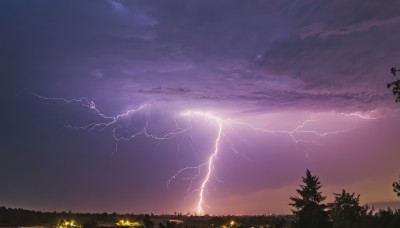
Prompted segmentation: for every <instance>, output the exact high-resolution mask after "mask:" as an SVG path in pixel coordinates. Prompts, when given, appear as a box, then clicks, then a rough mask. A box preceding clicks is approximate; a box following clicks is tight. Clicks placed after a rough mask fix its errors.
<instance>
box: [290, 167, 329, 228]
mask: <svg viewBox="0 0 400 228" xmlns="http://www.w3.org/2000/svg"><path fill="white" fill-rule="evenodd" d="M302 179H303V182H304V185H300V189H296V191H297V193H298V194H299V195H300V197H297V196H296V197H293V196H291V197H290V200H291V201H293V203H290V204H289V205H290V206H293V207H295V210H292V212H293V214H294V221H293V227H307V228H314V227H315V228H324V227H330V223H329V220H328V212H327V211H326V208H327V206H326V205H325V204H323V203H322V202H323V201H324V200H325V199H326V196H322V192H319V189H320V188H321V187H322V185H321V183H320V182H319V178H318V177H316V176H312V175H311V172H310V170H308V169H307V172H306V177H302Z"/></svg>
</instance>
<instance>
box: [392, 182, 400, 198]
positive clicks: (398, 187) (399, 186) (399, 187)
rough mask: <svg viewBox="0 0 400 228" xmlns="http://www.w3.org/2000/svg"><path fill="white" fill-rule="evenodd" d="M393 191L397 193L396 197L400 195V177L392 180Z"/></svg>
mask: <svg viewBox="0 0 400 228" xmlns="http://www.w3.org/2000/svg"><path fill="white" fill-rule="evenodd" d="M392 186H393V191H394V192H395V193H396V194H397V196H398V197H400V177H399V180H398V181H395V182H393V184H392Z"/></svg>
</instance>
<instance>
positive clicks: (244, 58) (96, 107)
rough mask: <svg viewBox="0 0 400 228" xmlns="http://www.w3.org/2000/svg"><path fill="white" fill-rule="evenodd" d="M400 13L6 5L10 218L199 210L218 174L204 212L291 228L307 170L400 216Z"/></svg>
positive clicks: (362, 7) (192, 0)
mask: <svg viewBox="0 0 400 228" xmlns="http://www.w3.org/2000/svg"><path fill="white" fill-rule="evenodd" d="M399 9H400V1H398V0H388V1H373V0H364V1H357V0H335V1H316V0H294V1H292V0H279V1H278V0H276V1H273V0H265V1H261V0H253V1H244V0H242V1H236V0H229V1H228V0H218V1H216V0H168V1H162V0H138V1H136V0H135V1H123V0H88V1H81V0H68V1H53V0H37V1H33V0H31V1H22V0H21V1H20V0H2V1H0V75H1V77H0V85H1V91H0V95H1V96H0V105H1V106H0V107H1V111H0V118H1V127H0V180H1V183H0V186H1V187H0V205H4V206H7V207H21V208H27V209H34V210H45V211H53V210H72V211H82V212H104V211H107V212H114V211H115V212H130V213H131V212H133V213H150V212H153V213H173V212H182V213H185V212H195V211H196V209H198V208H197V206H198V202H199V198H200V193H201V192H200V190H201V186H202V183H203V182H204V181H205V180H206V177H207V172H208V171H210V173H209V174H210V175H209V180H208V181H207V182H206V183H205V184H204V192H203V196H204V199H203V200H204V201H203V203H202V204H201V206H202V208H203V210H204V213H209V214H269V213H276V214H279V213H290V212H291V211H290V209H291V208H290V207H289V206H288V203H289V202H290V201H289V196H291V195H295V194H296V192H295V189H296V188H298V186H299V184H301V176H304V175H305V171H306V169H307V168H308V169H310V170H311V172H312V174H313V175H317V176H319V177H320V181H321V183H322V184H323V185H324V187H323V188H322V189H321V190H322V191H323V193H324V195H328V199H327V202H329V201H330V200H332V198H333V197H332V193H333V192H340V191H341V189H342V188H345V189H346V190H347V191H349V192H356V193H357V194H361V197H360V199H361V202H362V203H368V204H370V205H375V207H376V208H380V207H387V206H391V207H394V208H399V207H400V202H399V199H398V198H397V197H396V195H395V194H394V193H393V192H392V187H391V183H392V182H393V181H395V180H397V178H398V176H399V175H400V165H399V164H400V162H399V161H400V149H399V148H400V140H399V133H400V130H399V129H400V105H399V104H396V103H395V102H394V97H393V96H392V94H391V91H389V90H388V89H387V88H386V83H387V82H389V81H391V80H392V79H393V76H391V74H390V72H389V70H390V67H392V66H399V64H400V61H399V60H400V45H399V41H400V30H399V28H400V10H399ZM73 99H75V100H73ZM118 115H120V116H118ZM214 152H216V153H215V154H214V155H215V156H214V157H212V159H211V160H212V164H210V162H209V161H210V160H209V159H210V156H211V155H212V154H213V153H214ZM185 167H186V169H185ZM195 167H197V168H195ZM208 168H211V169H210V170H208ZM182 169H183V170H182ZM180 170H181V172H180ZM174 175H175V176H174ZM168 183H169V184H168ZM167 184H168V186H167Z"/></svg>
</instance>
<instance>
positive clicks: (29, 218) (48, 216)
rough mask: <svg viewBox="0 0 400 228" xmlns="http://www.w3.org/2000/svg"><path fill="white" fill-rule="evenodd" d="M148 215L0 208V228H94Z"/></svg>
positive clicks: (136, 219)
mask: <svg viewBox="0 0 400 228" xmlns="http://www.w3.org/2000/svg"><path fill="white" fill-rule="evenodd" d="M148 217H149V215H135V214H117V213H106V212H104V213H73V212H71V211H69V212H56V211H54V212H41V211H31V210H25V209H21V208H6V207H0V227H12V226H37V225H45V226H49V227H55V226H57V225H59V224H62V223H63V221H71V220H73V221H75V222H76V223H77V224H80V225H81V226H82V227H83V228H89V227H95V226H96V222H98V221H102V222H105V223H116V222H117V221H119V220H121V219H129V220H132V221H143V220H146V218H148Z"/></svg>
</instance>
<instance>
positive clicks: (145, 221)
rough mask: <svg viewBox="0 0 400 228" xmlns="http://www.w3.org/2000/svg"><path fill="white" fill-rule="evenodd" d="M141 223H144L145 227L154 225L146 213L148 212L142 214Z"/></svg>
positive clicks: (150, 227) (149, 227)
mask: <svg viewBox="0 0 400 228" xmlns="http://www.w3.org/2000/svg"><path fill="white" fill-rule="evenodd" d="M143 223H144V226H145V227H146V228H153V227H154V222H153V221H151V219H150V215H148V214H146V215H145V216H144V218H143Z"/></svg>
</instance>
